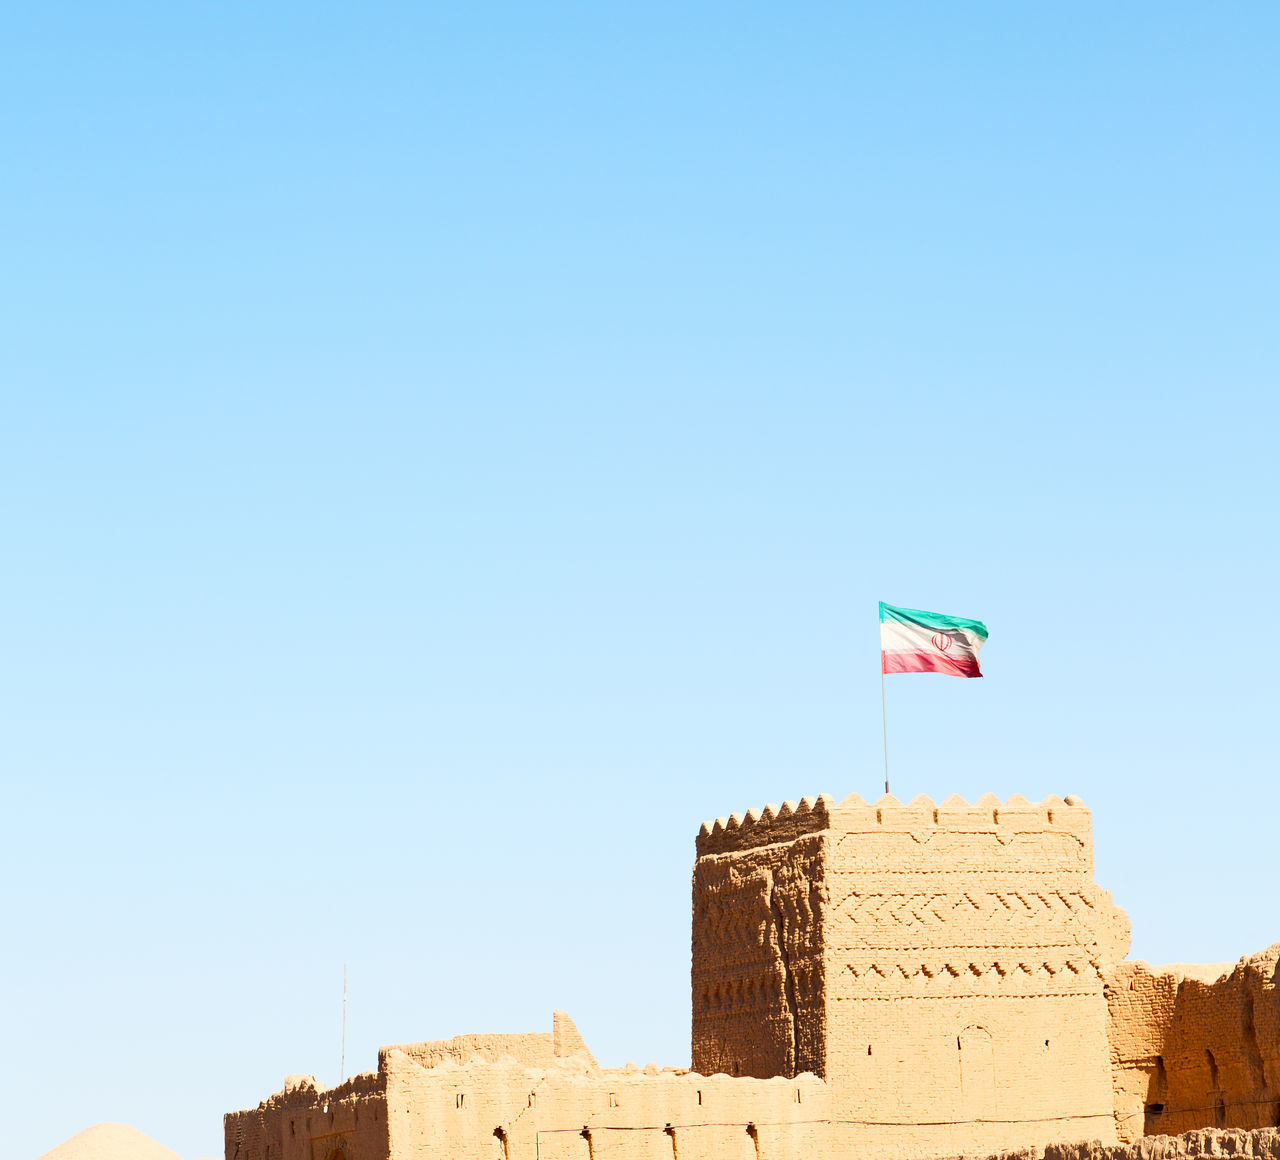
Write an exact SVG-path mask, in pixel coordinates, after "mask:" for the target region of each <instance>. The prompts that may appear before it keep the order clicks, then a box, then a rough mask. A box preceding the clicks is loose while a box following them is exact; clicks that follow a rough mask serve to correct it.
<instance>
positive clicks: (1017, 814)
mask: <svg viewBox="0 0 1280 1160" xmlns="http://www.w3.org/2000/svg"><path fill="white" fill-rule="evenodd" d="M1091 826H1092V822H1091V818H1090V814H1089V810H1088V809H1087V808H1086V807H1085V805H1084V803H1083V802H1081V800H1080V799H1079V798H1078V797H1075V796H1074V795H1071V794H1069V795H1067V796H1066V797H1065V798H1061V797H1058V796H1057V795H1056V794H1050V795H1049V796H1048V797H1046V798H1044V799H1043V800H1042V801H1038V802H1030V801H1028V800H1027V799H1026V798H1024V797H1023V796H1022V795H1021V794H1014V795H1013V796H1012V797H1010V798H1008V799H1007V800H1006V801H1001V800H1000V799H999V798H998V797H996V796H995V794H990V793H989V794H985V795H984V796H983V797H980V798H979V799H978V800H977V801H976V802H972V803H970V802H967V801H966V800H965V799H964V798H962V797H960V796H959V795H958V794H952V795H951V796H950V797H948V798H947V799H946V800H945V801H942V802H935V801H934V800H933V799H932V798H930V797H927V796H926V795H924V794H918V795H917V796H916V797H914V798H912V799H911V800H910V801H909V802H905V803H904V802H901V801H899V800H898V799H897V798H896V797H894V796H893V795H892V794H884V795H883V796H881V797H880V798H878V799H876V800H875V801H873V802H868V801H865V800H864V799H863V798H862V797H860V796H859V795H858V794H856V793H851V794H850V795H849V796H848V797H846V798H844V799H843V800H842V801H840V802H839V803H837V802H836V801H835V800H834V799H833V798H832V797H831V795H830V794H825V793H824V794H819V795H818V796H817V797H804V798H801V799H800V800H799V801H798V802H795V801H787V802H783V803H782V805H781V806H777V805H773V804H772V803H771V804H769V805H766V806H765V807H764V808H763V809H750V810H747V811H746V813H738V814H732V815H730V816H728V817H723V818H716V819H715V821H713V822H703V823H702V827H701V829H700V830H699V831H698V842H697V850H698V856H699V857H703V856H705V855H708V854H723V853H728V852H731V851H734V850H746V849H750V848H752V847H754V846H768V845H773V844H775V843H778V842H791V841H794V840H795V839H796V838H798V837H800V836H802V835H804V834H812V833H817V832H819V831H821V830H826V829H835V830H842V831H846V832H863V831H868V830H883V831H887V832H899V833H900V832H904V831H905V832H909V833H917V832H919V833H925V832H927V831H930V830H952V831H959V832H978V833H990V834H992V835H994V836H999V835H1002V834H1003V835H1009V834H1014V833H1037V832H1050V833H1064V834H1071V835H1074V836H1075V837H1076V838H1077V839H1078V840H1080V841H1081V842H1085V843H1088V842H1089V840H1090V833H1091Z"/></svg>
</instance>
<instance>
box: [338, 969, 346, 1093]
mask: <svg viewBox="0 0 1280 1160" xmlns="http://www.w3.org/2000/svg"><path fill="white" fill-rule="evenodd" d="M346 1078H347V964H346V963H343V964H342V1062H341V1064H339V1065H338V1082H339V1083H342V1082H343V1081H344V1080H345V1079H346Z"/></svg>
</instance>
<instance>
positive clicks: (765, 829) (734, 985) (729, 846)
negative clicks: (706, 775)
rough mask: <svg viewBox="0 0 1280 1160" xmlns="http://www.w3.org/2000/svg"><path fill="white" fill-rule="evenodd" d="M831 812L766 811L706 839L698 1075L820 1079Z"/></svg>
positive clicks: (697, 898) (696, 1027)
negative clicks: (827, 832) (808, 1076)
mask: <svg viewBox="0 0 1280 1160" xmlns="http://www.w3.org/2000/svg"><path fill="white" fill-rule="evenodd" d="M829 802H830V798H827V797H822V798H818V799H809V798H806V799H804V800H803V801H801V802H799V803H798V804H797V803H794V802H787V803H785V804H784V805H783V806H782V808H781V809H778V808H777V807H775V806H766V807H765V809H764V811H762V813H761V814H757V813H755V812H754V811H753V812H751V813H749V814H747V815H743V816H742V817H741V818H739V817H737V816H735V817H734V818H730V819H723V820H722V821H721V822H720V823H717V824H718V825H719V826H721V829H720V830H719V832H717V833H715V834H712V832H711V831H710V830H709V829H708V828H707V827H703V831H704V832H703V833H702V834H701V835H700V836H699V838H698V859H697V862H696V863H695V865H694V870H693V943H692V951H693V970H692V976H691V978H692V991H693V1021H692V1059H693V1066H694V1068H695V1070H697V1071H699V1072H703V1073H705V1074H708V1075H710V1074H714V1073H716V1072H724V1073H725V1074H726V1075H733V1076H756V1077H759V1078H768V1077H770V1076H796V1075H799V1074H801V1073H802V1072H813V1073H814V1074H816V1075H822V1074H823V1070H824V1067H825V1062H826V1058H825V1057H826V1012H825V1001H824V995H823V980H824V966H823V961H824V952H823V941H822V939H823V928H822V912H823V906H824V904H825V901H826V893H825V890H826V887H825V869H824V866H825V849H826V845H825V836H824V833H823V832H822V830H823V828H824V827H825V819H826V808H827V805H828V804H829ZM757 822H759V823H760V824H759V825H757V824H756V823H757ZM757 838H766V839H767V840H766V841H763V842H760V841H756V840H754V839H757ZM779 839H781V840H779Z"/></svg>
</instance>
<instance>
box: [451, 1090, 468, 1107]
mask: <svg viewBox="0 0 1280 1160" xmlns="http://www.w3.org/2000/svg"><path fill="white" fill-rule="evenodd" d="M453 1101H454V1102H453V1106H454V1107H455V1108H465V1107H466V1106H467V1096H466V1093H465V1092H458V1093H457V1094H456V1095H455V1096H454V1097H453Z"/></svg>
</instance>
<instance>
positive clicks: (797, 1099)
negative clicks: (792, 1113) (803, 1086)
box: [796, 1088, 800, 1103]
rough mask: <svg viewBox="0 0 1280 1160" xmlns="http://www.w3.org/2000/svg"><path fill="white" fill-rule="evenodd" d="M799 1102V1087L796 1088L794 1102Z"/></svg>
mask: <svg viewBox="0 0 1280 1160" xmlns="http://www.w3.org/2000/svg"><path fill="white" fill-rule="evenodd" d="M799 1102H800V1089H799V1088H796V1103H799Z"/></svg>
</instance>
